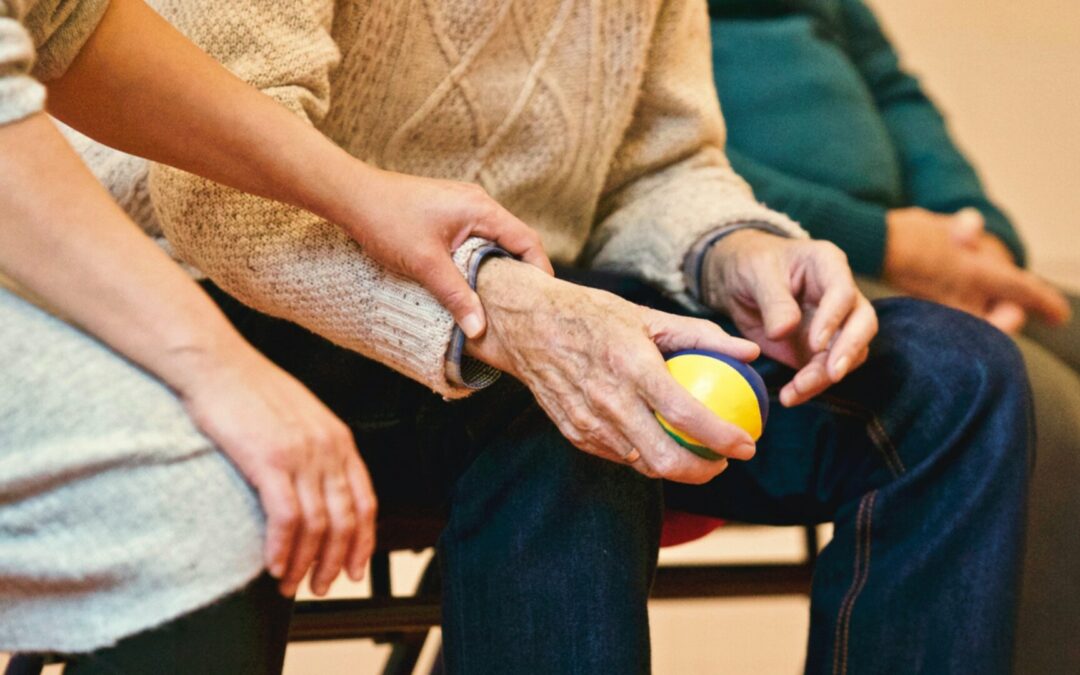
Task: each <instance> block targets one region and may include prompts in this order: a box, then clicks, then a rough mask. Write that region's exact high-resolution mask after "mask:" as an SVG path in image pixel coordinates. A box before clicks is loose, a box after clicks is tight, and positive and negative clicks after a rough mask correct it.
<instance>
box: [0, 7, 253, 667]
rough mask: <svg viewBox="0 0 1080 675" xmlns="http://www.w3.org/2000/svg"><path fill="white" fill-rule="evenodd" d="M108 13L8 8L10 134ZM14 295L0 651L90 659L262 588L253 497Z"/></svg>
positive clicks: (124, 370) (1, 396) (4, 107)
mask: <svg viewBox="0 0 1080 675" xmlns="http://www.w3.org/2000/svg"><path fill="white" fill-rule="evenodd" d="M106 6H107V0H0V124H5V123H8V122H14V121H17V120H19V119H22V118H24V117H27V116H29V115H32V114H34V113H36V112H39V111H40V110H41V109H42V107H43V105H44V100H45V91H44V88H43V87H42V85H41V84H40V82H39V81H38V80H49V79H52V78H54V77H58V76H60V75H62V74H63V72H64V71H65V70H66V69H67V67H68V65H69V64H70V63H71V61H72V60H73V59H74V58H75V55H76V54H77V53H78V50H79V48H80V47H81V46H82V44H83V43H84V42H85V41H86V39H87V37H88V36H89V35H90V34H91V33H92V32H93V30H94V28H95V27H96V26H97V23H98V21H99V20H100V19H101V16H102V14H103V13H104V11H105V7H106ZM35 55H36V65H35ZM4 285H5V284H4V281H3V279H0V651H58V652H82V651H90V650H93V649H96V648H98V647H103V646H106V645H109V644H112V643H114V642H116V641H117V640H119V639H121V638H123V637H126V636H128V635H131V634H133V633H137V632H140V631H142V630H145V629H148V628H151V627H153V626H156V625H159V624H161V623H163V622H165V621H168V620H170V619H173V618H175V617H178V616H180V615H182V614H186V613H188V612H190V611H192V610H194V609H197V608H199V607H202V606H204V605H207V604H209V603H211V602H213V601H214V600H216V599H218V598H220V597H221V596H223V595H225V594H227V593H229V592H231V591H233V590H236V589H238V588H240V587H242V586H243V585H244V584H246V583H247V582H248V581H250V580H251V579H252V578H254V577H255V576H256V575H257V574H258V573H259V571H260V569H261V568H262V556H261V547H262V528H263V517H262V512H261V511H260V509H259V504H258V501H257V499H256V497H255V495H254V493H253V491H252V490H251V488H250V487H249V486H248V485H247V483H245V482H244V480H243V478H242V477H241V476H240V475H239V474H238V473H237V471H236V469H235V468H234V467H233V466H232V465H231V464H230V463H229V462H228V460H227V459H226V458H225V457H224V456H223V455H222V454H221V453H219V452H218V451H217V450H216V449H215V448H214V447H213V445H212V444H211V443H210V442H209V441H208V440H207V439H206V438H205V437H204V436H202V435H201V434H200V433H199V432H198V430H197V429H196V428H195V427H194V426H193V425H192V423H191V421H190V420H189V419H188V417H187V415H186V414H185V412H184V409H183V407H182V406H181V405H180V403H179V402H178V401H177V400H176V398H175V397H174V396H173V395H172V393H171V392H170V391H169V390H168V389H167V388H166V387H165V386H164V385H163V384H161V383H160V382H158V381H157V380H155V379H154V378H152V377H150V376H149V375H147V374H146V373H144V372H143V371H141V370H139V369H138V368H136V367H135V366H133V365H132V364H130V363H128V362H127V361H125V360H123V359H122V358H121V357H119V356H117V355H116V354H115V353H113V352H111V351H109V349H108V348H106V347H104V346H103V345H101V344H100V343H98V342H97V341H95V340H93V339H92V338H90V337H88V336H87V335H85V334H83V333H82V332H80V331H78V330H76V329H75V328H72V327H71V326H69V325H68V324H66V323H64V322H63V321H61V320H59V319H56V318H54V317H52V316H50V315H49V314H47V313H45V312H43V311H42V310H40V309H38V308H37V307H35V306H34V305H32V304H30V303H29V302H27V301H25V300H23V299H21V298H20V297H18V296H16V295H14V294H12V293H11V292H9V291H7V290H4V289H3V288H2V287H3V286H4Z"/></svg>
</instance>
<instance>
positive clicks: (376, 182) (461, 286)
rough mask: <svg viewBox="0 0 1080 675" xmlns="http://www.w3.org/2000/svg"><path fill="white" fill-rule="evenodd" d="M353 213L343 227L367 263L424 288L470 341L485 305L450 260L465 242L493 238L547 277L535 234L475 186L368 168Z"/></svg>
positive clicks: (482, 321)
mask: <svg viewBox="0 0 1080 675" xmlns="http://www.w3.org/2000/svg"><path fill="white" fill-rule="evenodd" d="M356 197H357V199H356V205H355V208H356V211H357V214H356V215H354V216H352V217H350V218H348V219H343V220H342V222H341V224H342V225H343V226H344V227H345V229H346V231H348V232H349V235H350V236H351V237H352V238H353V239H355V240H356V241H358V242H359V243H360V244H362V245H363V246H364V250H365V251H367V252H368V254H369V255H371V257H373V258H374V259H375V260H377V261H379V262H380V263H382V264H383V265H384V266H385V267H387V268H388V269H390V270H392V271H394V272H396V273H398V274H401V275H402V276H406V277H408V278H410V279H414V280H416V281H417V282H418V283H420V284H421V285H422V286H424V288H426V289H427V290H428V291H429V292H431V294H432V295H434V296H435V299H436V300H438V301H439V303H440V304H441V305H443V306H444V307H446V308H447V309H448V310H449V311H450V313H451V314H453V315H454V320H455V321H456V322H457V324H458V325H459V326H460V327H461V330H462V331H464V333H465V335H466V336H467V337H469V338H477V337H480V336H481V335H482V334H483V333H484V330H485V328H486V318H485V315H484V307H483V305H482V304H481V302H480V298H479V297H478V296H477V294H476V293H475V292H474V291H473V289H472V288H471V287H470V286H469V284H468V282H467V281H466V280H465V277H464V276H462V274H461V272H460V271H459V270H458V268H457V267H456V266H455V265H454V262H453V260H451V254H452V253H453V251H454V250H456V249H457V248H458V247H459V246H461V244H462V243H464V241H465V240H466V239H468V238H469V237H473V236H475V237H483V238H485V239H490V240H491V241H493V242H495V243H496V244H498V245H499V246H501V247H502V248H504V249H506V250H507V251H508V252H510V253H511V254H512V255H515V256H517V257H519V258H521V259H522V260H524V261H525V262H527V263H529V264H532V265H535V266H536V267H538V268H540V269H541V270H543V271H545V272H547V273H548V274H552V269H551V263H550V262H549V261H548V258H547V255H546V254H545V253H544V246H543V244H542V243H541V241H540V235H538V234H537V233H536V231H535V230H533V229H532V228H530V227H529V226H528V225H526V224H525V223H523V222H521V221H520V220H518V219H517V218H515V217H514V216H513V215H512V214H511V213H510V212H509V211H507V210H506V209H504V208H503V207H502V206H500V205H499V203H498V202H496V201H495V200H494V199H492V198H491V197H490V196H488V194H487V192H485V191H484V189H483V188H482V187H480V186H479V185H474V184H472V183H459V182H455V181H447V180H438V179H434V178H421V177H418V176H409V175H406V174H401V173H394V172H392V171H382V170H379V169H373V168H371V167H365V178H364V179H363V184H362V186H361V187H360V188H359V189H358V190H357V192H356Z"/></svg>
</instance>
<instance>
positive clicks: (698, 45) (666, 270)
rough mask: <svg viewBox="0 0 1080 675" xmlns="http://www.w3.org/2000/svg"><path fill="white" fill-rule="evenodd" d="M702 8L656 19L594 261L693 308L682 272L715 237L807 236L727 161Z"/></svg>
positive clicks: (682, 1) (698, 3) (697, 3)
mask: <svg viewBox="0 0 1080 675" xmlns="http://www.w3.org/2000/svg"><path fill="white" fill-rule="evenodd" d="M724 137H725V130H724V123H723V118H722V117H721V114H720V107H719V104H718V102H717V95H716V88H715V86H714V84H713V81H712V67H711V62H710V47H709V23H708V14H707V11H706V7H705V2H704V0H669V1H668V2H665V3H664V5H663V7H662V8H661V10H660V14H659V16H658V17H657V22H656V25H655V28H654V30H653V36H652V44H651V47H650V52H649V61H648V64H647V65H646V72H645V73H644V80H643V82H642V88H641V92H640V94H639V98H638V102H637V106H636V109H635V112H634V118H633V121H632V122H631V124H630V126H629V128H628V129H627V132H626V135H625V136H624V138H623V142H622V145H621V146H620V148H619V150H618V151H617V153H616V157H615V161H614V165H613V167H612V169H611V172H610V174H609V176H608V180H607V183H606V185H605V188H604V194H603V197H602V199H601V202H600V208H599V211H598V218H599V226H598V227H597V228H596V230H595V232H594V235H593V237H592V239H591V241H590V242H589V248H588V252H587V255H588V257H589V258H590V263H591V264H592V266H594V267H598V268H605V269H613V270H617V271H621V272H626V273H631V274H635V275H637V276H640V277H642V278H644V279H646V280H648V281H650V282H652V283H654V284H658V285H659V286H660V287H661V288H663V289H664V290H665V291H666V292H668V293H670V294H671V295H673V296H675V297H676V298H679V299H680V300H682V301H684V302H687V303H688V304H691V305H693V304H694V299H693V297H692V296H691V293H690V292H689V289H688V285H687V278H686V275H685V274H684V263H685V262H686V257H687V254H688V253H689V252H690V251H691V249H693V248H694V247H695V244H697V243H698V242H699V241H701V240H703V239H705V238H706V237H709V236H710V234H711V233H713V232H716V231H719V230H725V229H729V228H731V227H732V226H737V225H749V226H756V227H761V228H763V229H768V230H772V231H775V232H777V233H786V234H789V235H794V236H805V233H803V231H802V230H801V229H800V228H799V226H798V225H796V224H795V223H794V222H793V221H791V220H790V219H789V218H787V217H786V216H784V215H782V214H779V213H776V212H775V211H771V210H769V209H767V208H765V207H764V206H763V205H761V204H759V203H758V202H757V201H756V200H755V199H754V195H753V193H752V192H751V190H750V187H749V186H748V185H747V183H746V182H745V181H744V180H743V179H742V178H740V177H739V176H738V175H737V174H736V173H735V172H734V171H733V170H732V168H731V165H730V163H729V162H728V159H727V157H726V156H725V154H724Z"/></svg>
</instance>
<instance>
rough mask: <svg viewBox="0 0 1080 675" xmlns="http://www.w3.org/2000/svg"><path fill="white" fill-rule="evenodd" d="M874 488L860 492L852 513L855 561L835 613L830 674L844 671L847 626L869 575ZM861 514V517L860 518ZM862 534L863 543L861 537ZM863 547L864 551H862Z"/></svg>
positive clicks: (835, 674) (847, 634)
mask: <svg viewBox="0 0 1080 675" xmlns="http://www.w3.org/2000/svg"><path fill="white" fill-rule="evenodd" d="M876 498H877V490H874V491H873V492H869V493H867V494H865V495H863V498H862V499H861V500H860V501H859V512H858V514H856V516H855V565H854V573H853V575H852V579H851V587H850V588H848V592H847V594H846V595H845V596H844V602H843V603H842V604H841V605H840V613H839V614H838V615H837V617H836V636H835V638H834V643H833V675H846V673H847V660H848V638H849V635H850V630H851V614H852V612H853V611H854V609H855V601H856V600H858V598H859V595H860V594H861V593H862V591H863V588H865V587H866V579H867V577H869V576H870V531H871V523H872V522H873V513H874V501H875V499H876ZM864 516H865V518H864ZM864 538H865V540H866V541H865V546H864V543H863V539H864ZM864 550H865V554H864Z"/></svg>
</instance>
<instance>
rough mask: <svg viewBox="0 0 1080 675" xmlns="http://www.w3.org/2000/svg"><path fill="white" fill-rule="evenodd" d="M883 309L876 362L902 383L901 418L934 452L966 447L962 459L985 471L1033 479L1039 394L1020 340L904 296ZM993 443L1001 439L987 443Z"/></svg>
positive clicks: (896, 404)
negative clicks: (1034, 404)
mask: <svg viewBox="0 0 1080 675" xmlns="http://www.w3.org/2000/svg"><path fill="white" fill-rule="evenodd" d="M875 306H876V307H877V309H878V313H879V317H880V320H881V332H880V334H879V341H878V342H877V343H876V345H875V350H876V351H877V354H876V356H877V358H879V359H882V360H883V361H884V363H885V364H886V369H885V370H886V371H887V372H890V373H891V374H892V376H893V377H895V378H896V380H894V381H893V382H891V383H888V386H892V387H895V388H896V394H894V396H893V398H892V402H891V407H892V408H893V409H894V417H893V419H894V420H896V421H898V422H899V423H900V424H902V425H903V426H904V427H915V428H918V429H919V430H920V432H918V433H925V434H926V435H925V437H924V438H923V439H921V440H922V441H923V442H925V443H927V444H929V445H930V446H938V447H946V446H955V447H959V448H965V451H964V452H963V453H962V455H963V456H965V457H967V458H970V459H975V460H976V462H977V463H979V464H980V465H981V466H983V470H984V471H987V472H991V471H994V470H995V467H996V468H998V469H1001V470H1003V471H1008V472H1012V473H1016V474H1018V475H1026V474H1027V464H1029V462H1030V452H1031V437H1032V431H1033V423H1032V416H1031V395H1030V390H1029V387H1028V378H1027V371H1026V370H1025V367H1024V362H1023V359H1022V358H1021V355H1020V352H1019V350H1018V349H1017V347H1016V345H1015V344H1014V343H1013V341H1012V339H1010V338H1009V337H1008V336H1007V335H1005V334H1004V333H1002V332H1001V331H999V330H997V329H996V328H993V327H992V326H990V324H988V323H986V322H984V321H982V320H980V319H977V318H975V317H973V316H971V315H969V314H966V313H964V312H959V311H956V310H952V309H948V308H946V307H942V306H940V305H936V304H933V303H928V302H923V301H919V300H912V299H909V298H896V299H889V300H884V301H881V302H878V303H875ZM896 410H899V411H903V412H902V413H901V414H900V415H895V411H896ZM988 438H994V439H996V440H995V441H994V442H984V439H988ZM980 439H982V440H980ZM943 442H944V443H943Z"/></svg>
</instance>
